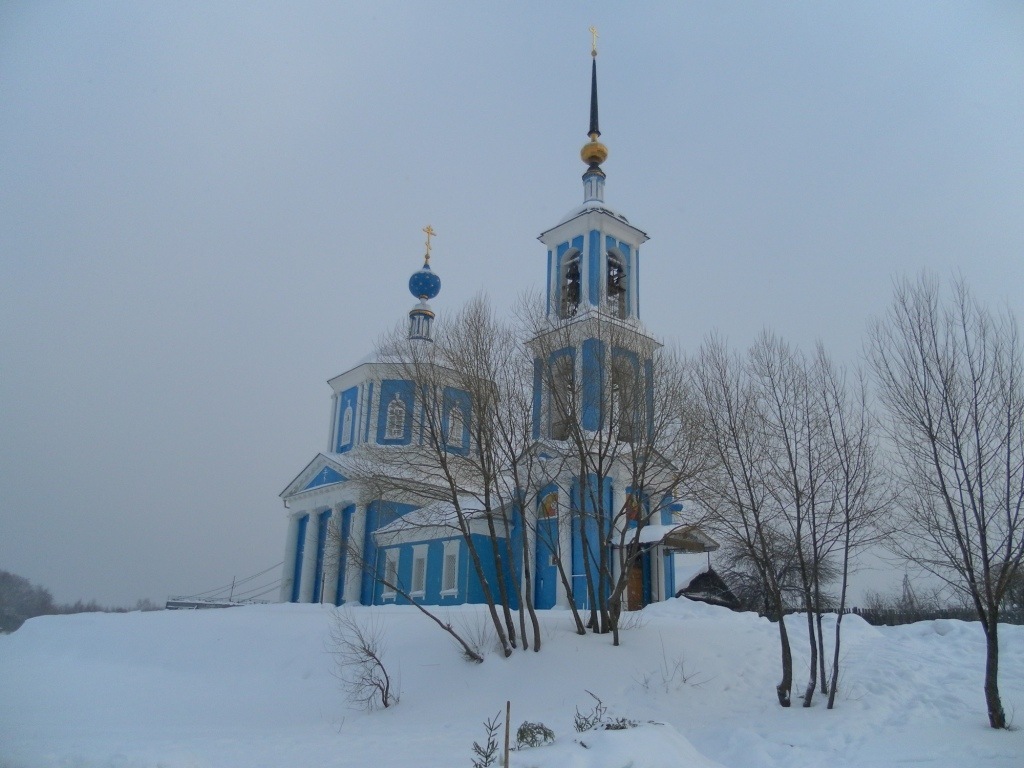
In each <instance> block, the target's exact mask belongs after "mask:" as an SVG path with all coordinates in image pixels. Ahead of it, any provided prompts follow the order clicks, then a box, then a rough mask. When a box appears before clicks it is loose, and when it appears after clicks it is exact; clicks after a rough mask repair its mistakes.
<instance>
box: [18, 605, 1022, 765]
mask: <svg viewBox="0 0 1024 768" xmlns="http://www.w3.org/2000/svg"><path fill="white" fill-rule="evenodd" d="M345 610H349V611H351V612H352V613H354V614H355V615H356V617H357V618H358V619H359V620H360V621H373V622H376V623H378V624H379V625H380V626H381V627H383V628H384V629H386V632H387V649H386V652H385V658H386V659H387V663H388V666H389V668H390V669H391V670H392V672H393V673H395V675H396V676H397V677H399V678H400V685H401V701H400V703H399V704H398V705H397V706H395V707H392V708H391V709H388V710H381V711H376V712H364V711H360V710H354V709H351V708H350V707H349V706H348V705H347V702H346V698H345V695H344V694H343V693H342V692H341V690H340V689H339V683H338V681H337V679H336V678H335V677H334V676H333V675H332V668H333V661H332V656H331V655H329V654H328V653H326V652H325V642H326V639H327V637H328V635H329V630H330V626H331V622H332V611H333V609H331V608H328V607H321V606H316V605H275V606H252V607H246V608H233V609H229V610H206V611H163V612H154V613H130V614H79V615H75V616H53V617H42V618H37V619H32V620H31V621H29V622H27V623H26V624H25V625H24V626H23V627H22V628H21V629H19V630H18V631H17V632H15V633H14V634H12V635H9V636H4V637H0V766H2V768H31V767H34V766H61V767H62V768H65V767H66V768H92V767H99V766H110V767H111V768H143V767H146V768H149V767H152V768H156V767H157V766H160V767H161V768H178V767H179V766H180V767H181V768H207V767H211V768H212V767H214V766H216V767H222V766H223V767H227V766H245V767H246V768H255V767H258V766H282V767H288V768H291V767H293V766H295V767H298V766H302V767H305V766H317V767H318V768H323V767H327V766H373V767H374V768H392V766H394V767H397V766H403V767H404V766H417V767H418V768H432V767H435V766H436V767H437V768H452V767H454V766H467V767H468V766H470V765H471V758H472V755H471V750H470V748H471V745H472V743H473V741H483V737H484V731H483V727H482V722H483V720H484V719H486V718H488V717H490V716H492V715H495V714H498V713H499V712H501V713H504V707H505V701H506V700H511V702H512V718H511V721H512V723H513V727H516V726H518V725H519V723H521V722H522V721H524V720H530V721H541V722H543V723H545V724H546V725H547V726H548V727H550V728H552V729H553V730H554V731H555V733H556V737H557V738H556V742H555V744H554V745H552V746H548V747H537V748H534V749H530V750H524V751H522V752H518V753H514V754H513V757H512V760H511V765H512V767H513V768H526V766H537V767H538V768H554V767H555V766H557V767H558V768H626V766H630V767H631V768H669V767H671V768H692V767H699V768H705V767H706V766H715V765H723V766H729V767H730V768H747V767H748V766H785V767H786V768H802V767H803V766H806V767H808V768H819V767H820V766H829V767H832V766H835V767H836V768H838V767H841V766H871V767H872V768H878V767H880V766H897V765H899V766H905V765H908V764H914V765H924V766H930V767H932V766H938V767H940V768H942V767H946V766H948V767H949V768H952V767H953V766H956V767H957V768H961V766H980V765H984V766H1000V767H1001V768H1011V767H1013V768H1020V766H1024V730H1017V731H1009V732H1007V731H993V730H991V729H989V728H988V727H987V725H986V722H987V721H986V716H985V708H984V700H983V698H982V690H981V683H982V671H983V663H984V641H983V638H982V634H981V630H980V628H979V626H978V625H977V624H976V623H974V624H966V623H963V622H958V621H930V622H923V623H919V624H914V625H910V626H905V627H897V628H874V627H870V626H868V625H867V624H866V623H864V622H863V621H862V620H860V619H858V618H856V617H847V618H846V619H845V620H844V623H843V626H844V632H843V649H844V652H843V658H844V669H845V671H844V673H843V678H842V686H841V693H840V695H839V698H838V704H837V708H836V709H835V710H832V711H829V710H827V709H826V708H825V701H824V699H823V698H822V697H821V696H820V695H819V696H818V697H817V698H816V700H815V705H814V707H812V708H811V709H809V710H807V709H802V708H800V707H793V708H791V709H788V710H784V709H782V708H780V707H779V706H778V704H777V703H776V700H775V692H774V687H775V683H776V682H777V678H778V667H779V663H778V640H777V629H776V627H775V626H774V625H772V624H771V623H769V622H768V621H767V620H765V619H761V618H758V617H757V616H755V615H753V614H734V613H730V612H729V611H727V610H725V609H721V608H712V607H709V606H705V605H701V604H697V603H691V602H689V601H686V600H671V601H668V602H667V603H662V604H659V605H655V606H651V607H649V608H647V609H645V610H644V611H643V612H641V613H639V614H636V615H635V616H636V618H635V619H634V618H631V619H630V621H631V623H633V626H632V627H631V628H629V629H628V630H627V631H625V632H624V633H623V636H622V640H623V644H622V646H621V647H619V648H615V647H612V646H611V639H610V637H599V636H593V635H589V636H586V637H580V636H577V635H576V634H574V633H573V631H572V627H571V623H570V618H569V616H568V615H567V614H566V613H562V612H547V613H546V614H544V615H543V617H542V620H543V626H544V649H543V650H542V652H541V653H539V654H534V653H522V652H517V653H516V654H514V655H513V656H512V658H510V659H503V658H501V657H500V656H499V655H498V654H497V653H495V652H494V651H493V649H492V650H490V651H489V652H488V654H487V657H486V661H485V662H484V663H483V664H480V665H476V664H471V663H468V662H466V661H463V660H462V659H461V657H460V656H459V654H458V652H457V650H456V649H455V647H454V645H453V644H452V642H451V640H450V639H449V638H448V637H447V636H446V635H444V634H443V633H441V632H440V631H439V630H437V629H436V628H435V627H434V626H433V625H431V624H430V623H428V622H427V620H426V619H425V618H424V617H423V616H421V615H420V614H418V613H417V612H416V611H415V609H410V608H408V607H405V608H401V607H395V608H352V609H345ZM446 613H447V615H448V616H450V617H451V620H452V622H453V624H454V625H455V626H457V627H462V628H463V629H464V630H465V631H466V633H467V634H469V635H473V636H479V635H480V634H481V632H482V628H483V627H485V626H486V622H485V621H484V618H483V614H482V612H481V611H480V610H479V609H478V608H472V607H467V608H459V609H453V610H450V611H447V612H446ZM789 622H791V633H792V635H793V639H794V647H795V648H794V649H795V651H796V664H797V676H796V685H795V689H796V691H799V690H800V689H801V688H802V685H803V682H805V680H806V669H805V665H806V650H807V648H806V638H805V631H804V630H803V627H804V624H803V622H802V620H801V619H800V617H795V618H790V619H789ZM829 626H830V627H831V623H830V625H829ZM1001 631H1002V655H1001V660H1000V661H1001V675H1000V682H1001V685H1002V692H1003V697H1004V704H1005V706H1006V708H1007V711H1008V712H1011V713H1013V712H1015V713H1016V715H1017V719H1018V723H1019V724H1024V628H1022V627H1012V626H1004V627H1002V629H1001ZM588 691H591V692H593V693H594V694H596V695H597V696H599V697H600V698H601V699H602V700H603V701H604V703H605V704H607V705H608V708H609V715H615V716H625V717H629V718H632V719H635V720H638V721H641V722H643V723H644V724H643V725H642V726H641V727H639V728H636V729H633V730H625V731H603V732H600V733H598V732H590V733H586V734H579V733H577V732H576V731H575V730H574V728H573V715H574V713H575V711H576V709H577V707H578V708H579V709H580V710H581V711H586V710H588V709H590V708H591V705H592V704H593V700H592V699H591V697H590V696H589V695H588V693H587V692H588ZM648 721H653V722H648ZM513 732H514V731H513ZM580 742H582V743H584V744H586V747H584V746H582V744H581V743H580Z"/></svg>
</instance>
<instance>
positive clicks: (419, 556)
mask: <svg viewBox="0 0 1024 768" xmlns="http://www.w3.org/2000/svg"><path fill="white" fill-rule="evenodd" d="M427 554H428V547H427V545H426V544H417V545H416V546H414V547H413V548H412V578H411V579H410V582H411V589H410V590H409V595H410V597H423V596H424V595H426V593H427Z"/></svg>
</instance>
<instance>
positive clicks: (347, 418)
mask: <svg viewBox="0 0 1024 768" xmlns="http://www.w3.org/2000/svg"><path fill="white" fill-rule="evenodd" d="M351 442H352V403H349V404H348V405H346V406H345V414H344V416H342V417H341V442H340V445H349V444H351Z"/></svg>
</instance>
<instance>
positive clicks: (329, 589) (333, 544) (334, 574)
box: [323, 505, 342, 605]
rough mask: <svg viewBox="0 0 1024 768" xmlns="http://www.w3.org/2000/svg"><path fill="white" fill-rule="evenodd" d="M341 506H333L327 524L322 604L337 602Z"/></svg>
mask: <svg viewBox="0 0 1024 768" xmlns="http://www.w3.org/2000/svg"><path fill="white" fill-rule="evenodd" d="M341 510H342V506H341V505H335V506H334V508H333V509H332V511H331V519H330V520H329V521H328V524H327V542H326V543H325V544H324V589H323V602H324V604H325V605H328V604H329V605H334V604H335V603H336V602H337V601H338V600H337V598H338V569H339V566H340V561H341V547H340V544H341V523H342V519H341V518H342V512H341Z"/></svg>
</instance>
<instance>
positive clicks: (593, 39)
mask: <svg viewBox="0 0 1024 768" xmlns="http://www.w3.org/2000/svg"><path fill="white" fill-rule="evenodd" d="M590 55H591V56H597V27H593V26H592V27H591V28H590Z"/></svg>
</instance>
